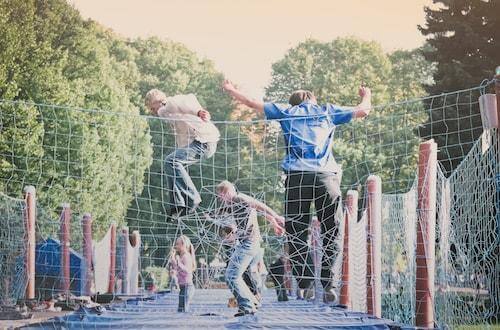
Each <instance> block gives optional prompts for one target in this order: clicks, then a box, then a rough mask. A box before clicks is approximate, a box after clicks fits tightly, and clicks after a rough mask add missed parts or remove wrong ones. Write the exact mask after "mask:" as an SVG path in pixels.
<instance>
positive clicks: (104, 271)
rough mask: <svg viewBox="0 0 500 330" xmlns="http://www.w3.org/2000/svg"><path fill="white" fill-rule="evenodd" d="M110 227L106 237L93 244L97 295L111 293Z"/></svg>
mask: <svg viewBox="0 0 500 330" xmlns="http://www.w3.org/2000/svg"><path fill="white" fill-rule="evenodd" d="M112 230H115V228H114V227H110V228H109V230H108V231H107V232H106V235H104V237H103V238H102V239H101V240H100V241H97V242H96V241H94V242H93V259H92V261H93V266H94V286H95V292H96V293H106V292H108V291H109V280H110V278H109V274H110V269H111V258H110V254H111V231H112Z"/></svg>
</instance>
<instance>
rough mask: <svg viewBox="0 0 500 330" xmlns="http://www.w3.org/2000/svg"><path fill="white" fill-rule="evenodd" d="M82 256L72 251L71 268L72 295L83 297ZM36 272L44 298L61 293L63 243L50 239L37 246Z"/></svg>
mask: <svg viewBox="0 0 500 330" xmlns="http://www.w3.org/2000/svg"><path fill="white" fill-rule="evenodd" d="M81 263H82V256H81V255H80V254H78V253H76V252H75V251H74V250H72V249H70V257H69V267H70V277H71V279H70V280H71V293H73V294H74V295H78V296H79V295H81V285H80V281H81ZM35 272H36V279H37V282H38V284H39V285H38V286H37V287H38V289H39V291H43V292H42V293H41V294H43V295H44V296H50V295H52V294H53V293H57V292H60V287H61V243H60V242H59V241H58V240H55V239H52V238H48V239H47V240H45V241H43V242H41V243H38V244H37V245H36V252H35Z"/></svg>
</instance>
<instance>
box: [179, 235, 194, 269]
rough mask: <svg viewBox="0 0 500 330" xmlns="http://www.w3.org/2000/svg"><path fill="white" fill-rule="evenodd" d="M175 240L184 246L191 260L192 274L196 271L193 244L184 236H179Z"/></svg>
mask: <svg viewBox="0 0 500 330" xmlns="http://www.w3.org/2000/svg"><path fill="white" fill-rule="evenodd" d="M177 240H180V241H181V242H182V244H184V246H185V247H186V250H187V252H188V253H189V254H190V255H191V260H192V262H193V264H192V267H193V272H194V271H195V270H196V256H195V252H194V246H193V243H191V240H190V239H189V237H187V236H186V235H181V236H179V237H177Z"/></svg>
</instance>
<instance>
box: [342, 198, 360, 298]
mask: <svg viewBox="0 0 500 330" xmlns="http://www.w3.org/2000/svg"><path fill="white" fill-rule="evenodd" d="M346 206H347V209H346V211H345V217H344V246H343V252H344V253H343V255H344V258H343V260H342V287H341V288H340V300H339V302H340V304H341V305H344V306H347V308H351V292H350V288H349V285H350V283H349V281H350V267H349V262H350V259H349V239H350V232H349V230H350V228H351V227H350V226H349V223H350V222H352V221H356V220H357V214H358V192H357V191H355V190H349V191H348V192H347V197H346Z"/></svg>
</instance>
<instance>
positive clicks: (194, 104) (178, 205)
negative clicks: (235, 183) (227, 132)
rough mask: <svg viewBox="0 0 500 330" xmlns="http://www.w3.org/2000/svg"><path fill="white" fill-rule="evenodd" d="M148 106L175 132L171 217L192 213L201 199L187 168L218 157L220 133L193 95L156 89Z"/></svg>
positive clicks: (168, 168) (168, 162) (169, 170)
mask: <svg viewBox="0 0 500 330" xmlns="http://www.w3.org/2000/svg"><path fill="white" fill-rule="evenodd" d="M145 103H146V107H147V108H148V110H149V111H150V113H151V114H153V115H156V116H158V117H161V118H163V119H165V120H167V121H170V122H171V123H172V126H173V130H174V132H175V140H176V147H177V148H176V149H175V151H174V152H172V153H171V154H170V155H168V156H167V157H166V159H165V174H166V177H167V189H168V192H169V208H168V215H169V216H174V215H179V216H182V215H185V214H188V213H190V212H192V211H194V210H195V209H196V208H197V207H198V205H199V204H200V203H201V197H200V194H199V192H198V190H196V187H195V185H194V183H193V181H192V180H191V177H190V176H189V174H188V172H187V171H186V166H188V165H192V164H195V163H197V162H200V161H201V160H202V159H208V158H210V157H212V156H213V155H214V153H215V151H216V149H217V142H218V141H219V137H220V133H219V130H218V129H217V127H215V125H214V124H213V123H212V122H211V121H210V113H209V112H208V111H207V110H205V109H203V108H202V106H201V105H200V103H199V102H198V100H197V99H196V96H194V95H193V94H188V95H176V96H172V97H167V96H166V95H165V94H164V93H163V92H162V91H160V90H157V89H152V90H150V91H149V92H148V93H147V94H146V97H145Z"/></svg>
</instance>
